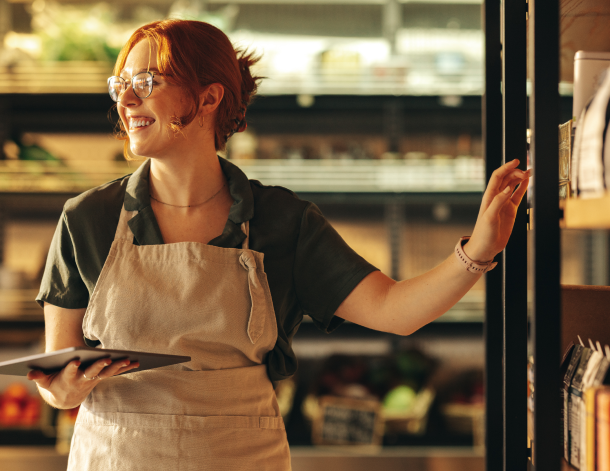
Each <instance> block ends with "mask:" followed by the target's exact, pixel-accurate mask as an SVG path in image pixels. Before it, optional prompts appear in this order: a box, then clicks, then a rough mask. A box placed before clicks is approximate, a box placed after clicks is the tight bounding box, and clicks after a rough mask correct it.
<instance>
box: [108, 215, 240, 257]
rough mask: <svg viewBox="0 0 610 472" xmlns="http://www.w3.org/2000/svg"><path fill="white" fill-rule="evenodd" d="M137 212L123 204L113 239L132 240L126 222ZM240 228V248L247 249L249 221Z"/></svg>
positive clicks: (131, 234)
mask: <svg viewBox="0 0 610 472" xmlns="http://www.w3.org/2000/svg"><path fill="white" fill-rule="evenodd" d="M137 214H138V212H137V211H127V210H125V207H124V206H123V207H122V208H121V216H120V217H119V224H118V226H117V228H116V233H115V234H114V239H115V240H116V239H122V240H125V241H129V242H132V241H133V233H132V231H131V228H130V227H129V225H128V224H127V223H128V222H129V220H131V219H132V218H133V217H134V216H136V215H137ZM241 230H242V231H243V232H244V234H245V235H246V239H244V242H243V243H242V244H241V248H242V249H249V244H248V242H249V240H250V222H249V221H246V222H244V223H242V224H241Z"/></svg>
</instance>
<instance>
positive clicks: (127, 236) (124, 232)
mask: <svg viewBox="0 0 610 472" xmlns="http://www.w3.org/2000/svg"><path fill="white" fill-rule="evenodd" d="M137 214H138V212H137V211H127V210H125V207H124V206H123V207H121V216H120V217H119V225H118V226H117V228H116V233H115V234H114V239H115V240H116V239H122V240H125V241H129V242H133V233H132V232H131V228H130V227H129V225H128V224H127V223H128V222H129V220H131V219H132V218H133V217H134V216H136V215H137Z"/></svg>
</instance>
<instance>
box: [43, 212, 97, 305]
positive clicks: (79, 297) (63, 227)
mask: <svg viewBox="0 0 610 472" xmlns="http://www.w3.org/2000/svg"><path fill="white" fill-rule="evenodd" d="M36 301H37V302H38V303H39V304H40V306H44V302H47V303H50V304H51V305H55V306H58V307H61V308H71V309H74V308H86V307H87V304H88V303H89V292H88V290H87V286H86V285H85V283H84V281H83V279H82V277H81V275H80V273H79V270H78V267H77V264H76V257H75V251H74V242H73V240H72V237H71V235H70V230H69V228H68V223H67V221H66V215H65V213H62V215H61V218H60V219H59V223H58V224H57V229H56V230H55V234H54V236H53V241H52V242H51V247H50V248H49V254H48V256H47V263H46V266H45V270H44V274H43V276H42V283H41V284H40V292H39V293H38V296H37V297H36Z"/></svg>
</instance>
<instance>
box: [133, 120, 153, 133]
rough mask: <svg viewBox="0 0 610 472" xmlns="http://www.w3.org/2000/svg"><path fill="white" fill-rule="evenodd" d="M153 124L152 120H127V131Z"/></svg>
mask: <svg viewBox="0 0 610 472" xmlns="http://www.w3.org/2000/svg"><path fill="white" fill-rule="evenodd" d="M154 122H155V120H153V119H152V118H131V119H130V120H129V129H130V130H136V129H142V128H146V127H148V126H150V125H152V124H153V123H154Z"/></svg>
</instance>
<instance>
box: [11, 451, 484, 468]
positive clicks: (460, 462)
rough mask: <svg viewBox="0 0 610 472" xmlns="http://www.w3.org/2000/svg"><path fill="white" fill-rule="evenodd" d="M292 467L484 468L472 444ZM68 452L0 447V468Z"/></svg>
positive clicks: (40, 463) (63, 463) (55, 462)
mask: <svg viewBox="0 0 610 472" xmlns="http://www.w3.org/2000/svg"><path fill="white" fill-rule="evenodd" d="M290 453H291V457H292V469H293V470H374V469H376V470H483V469H484V461H483V452H482V451H479V450H475V449H473V448H471V447H386V448H383V449H380V450H378V451H376V452H364V451H363V448H361V447H357V448H349V449H346V448H313V447H292V448H291V449H290ZM67 464H68V456H67V455H65V454H59V453H57V451H56V450H55V448H54V447H52V446H40V447H31V446H29V447H15V446H13V447H6V446H5V447H0V470H66V467H67Z"/></svg>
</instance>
